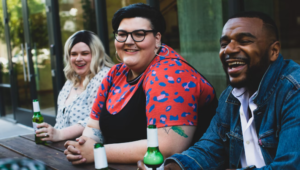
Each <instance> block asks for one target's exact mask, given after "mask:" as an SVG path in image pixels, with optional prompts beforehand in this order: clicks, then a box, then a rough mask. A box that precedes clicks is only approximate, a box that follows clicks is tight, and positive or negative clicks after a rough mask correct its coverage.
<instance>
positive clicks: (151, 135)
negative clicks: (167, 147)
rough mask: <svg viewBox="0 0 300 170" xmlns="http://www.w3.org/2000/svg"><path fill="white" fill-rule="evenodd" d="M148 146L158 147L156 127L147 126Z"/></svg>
mask: <svg viewBox="0 0 300 170" xmlns="http://www.w3.org/2000/svg"><path fill="white" fill-rule="evenodd" d="M147 144H148V148H158V138H157V129H156V128H155V129H150V128H147Z"/></svg>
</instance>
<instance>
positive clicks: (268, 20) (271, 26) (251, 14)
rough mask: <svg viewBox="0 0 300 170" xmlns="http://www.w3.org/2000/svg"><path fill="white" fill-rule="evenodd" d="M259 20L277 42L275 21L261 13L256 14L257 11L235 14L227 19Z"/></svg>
mask: <svg viewBox="0 0 300 170" xmlns="http://www.w3.org/2000/svg"><path fill="white" fill-rule="evenodd" d="M243 17H245V18H259V19H261V20H262V21H263V23H264V26H265V27H266V28H267V29H268V30H269V31H271V33H272V34H273V35H274V36H275V37H276V40H277V41H278V40H279V35H278V28H277V26H276V24H275V21H274V20H273V19H272V18H271V17H270V16H269V15H267V14H265V13H263V12H258V11H245V12H241V13H237V14H235V15H233V16H232V17H230V18H229V19H232V18H243Z"/></svg>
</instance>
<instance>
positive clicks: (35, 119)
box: [32, 100, 45, 144]
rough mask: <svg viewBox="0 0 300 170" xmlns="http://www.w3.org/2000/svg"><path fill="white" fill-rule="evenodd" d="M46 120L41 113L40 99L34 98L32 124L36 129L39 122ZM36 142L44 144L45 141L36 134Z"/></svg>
mask: <svg viewBox="0 0 300 170" xmlns="http://www.w3.org/2000/svg"><path fill="white" fill-rule="evenodd" d="M43 122H44V118H43V116H42V115H41V113H40V105H39V101H38V100H33V116H32V125H33V129H34V131H36V130H37V127H36V126H37V124H39V123H43ZM35 143H36V144H44V143H45V141H42V140H41V137H37V136H36V135H35Z"/></svg>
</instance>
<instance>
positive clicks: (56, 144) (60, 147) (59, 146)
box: [20, 134, 65, 152]
mask: <svg viewBox="0 0 300 170" xmlns="http://www.w3.org/2000/svg"><path fill="white" fill-rule="evenodd" d="M20 137H21V138H24V139H27V140H30V141H32V142H34V134H30V135H23V136H20ZM64 144H65V141H61V142H47V144H45V146H48V147H50V148H53V149H55V150H58V151H61V152H64V150H65V147H64Z"/></svg>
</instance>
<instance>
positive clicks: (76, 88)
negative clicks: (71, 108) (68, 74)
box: [73, 87, 80, 100]
mask: <svg viewBox="0 0 300 170" xmlns="http://www.w3.org/2000/svg"><path fill="white" fill-rule="evenodd" d="M73 88H74V90H75V92H76V94H75V95H74V97H73V98H74V100H75V99H77V97H78V96H79V95H80V93H78V92H77V90H78V89H79V87H73Z"/></svg>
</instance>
